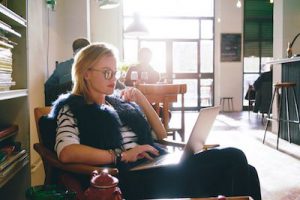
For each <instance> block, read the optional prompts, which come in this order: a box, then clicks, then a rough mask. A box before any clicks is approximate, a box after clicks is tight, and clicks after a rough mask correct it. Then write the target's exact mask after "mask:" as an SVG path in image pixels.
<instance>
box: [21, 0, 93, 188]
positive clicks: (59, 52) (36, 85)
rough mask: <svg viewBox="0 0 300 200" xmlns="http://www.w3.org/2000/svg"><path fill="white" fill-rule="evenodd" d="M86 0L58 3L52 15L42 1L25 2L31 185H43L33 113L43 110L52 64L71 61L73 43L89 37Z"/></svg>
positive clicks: (87, 1)
mask: <svg viewBox="0 0 300 200" xmlns="http://www.w3.org/2000/svg"><path fill="white" fill-rule="evenodd" d="M88 8H89V0H64V1H57V6H56V9H55V11H52V10H51V9H48V8H47V6H46V3H45V1H40V0H30V1H28V18H27V21H28V76H29V77H28V88H29V111H30V143H31V154H30V156H31V166H32V167H33V166H39V167H38V168H37V169H36V170H35V171H33V173H32V177H31V179H32V180H31V183H32V185H39V184H43V181H44V173H43V168H42V165H39V164H40V163H41V162H40V160H39V156H38V154H37V153H36V152H35V151H34V150H33V148H32V145H33V144H34V143H36V142H37V141H38V138H37V133H36V127H35V121H34V114H33V110H34V108H35V107H40V106H44V82H45V81H46V80H47V77H48V75H51V73H52V71H53V69H54V67H55V61H56V60H58V61H64V60H66V59H69V58H70V57H72V54H73V53H72V42H73V40H74V39H75V38H77V37H86V38H88V39H89V38H90V37H89V29H88V27H89V26H88V25H89V24H88V23H87V21H88V20H87V19H89V9H88Z"/></svg>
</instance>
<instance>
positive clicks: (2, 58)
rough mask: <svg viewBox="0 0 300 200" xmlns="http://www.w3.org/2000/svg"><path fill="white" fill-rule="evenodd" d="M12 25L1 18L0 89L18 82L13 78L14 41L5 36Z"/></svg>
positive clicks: (2, 89)
mask: <svg viewBox="0 0 300 200" xmlns="http://www.w3.org/2000/svg"><path fill="white" fill-rule="evenodd" d="M8 30H9V31H12V29H11V27H10V26H9V25H8V24H6V23H4V22H2V21H1V20H0V91H5V90H9V89H10V87H11V86H13V85H15V84H16V82H15V81H13V80H12V71H13V68H12V49H13V47H14V46H13V44H15V43H14V42H12V41H10V40H9V39H8V38H7V37H5V33H6V31H8Z"/></svg>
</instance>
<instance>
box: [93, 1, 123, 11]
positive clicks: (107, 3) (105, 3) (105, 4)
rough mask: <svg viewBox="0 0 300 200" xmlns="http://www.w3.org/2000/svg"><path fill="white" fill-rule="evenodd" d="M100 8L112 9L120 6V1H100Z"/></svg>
mask: <svg viewBox="0 0 300 200" xmlns="http://www.w3.org/2000/svg"><path fill="white" fill-rule="evenodd" d="M98 3H99V8H101V9H111V8H115V7H117V6H119V5H120V0H98Z"/></svg>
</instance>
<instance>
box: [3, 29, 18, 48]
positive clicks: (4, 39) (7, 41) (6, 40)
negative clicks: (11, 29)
mask: <svg viewBox="0 0 300 200" xmlns="http://www.w3.org/2000/svg"><path fill="white" fill-rule="evenodd" d="M0 41H1V42H3V43H5V44H9V45H13V46H16V45H17V44H18V43H16V42H13V41H11V40H9V39H8V38H7V37H5V35H4V34H3V33H1V32H0ZM1 44H2V43H1ZM5 44H4V45H5ZM13 46H12V47H13Z"/></svg>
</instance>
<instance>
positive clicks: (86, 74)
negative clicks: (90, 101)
mask: <svg viewBox="0 0 300 200" xmlns="http://www.w3.org/2000/svg"><path fill="white" fill-rule="evenodd" d="M83 78H84V80H86V81H87V80H89V79H90V73H89V71H86V72H84V75H83Z"/></svg>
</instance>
